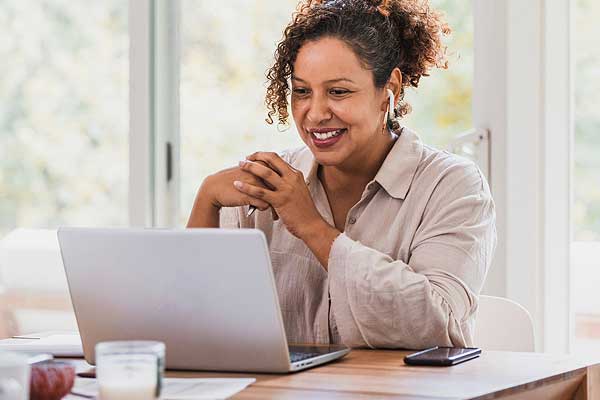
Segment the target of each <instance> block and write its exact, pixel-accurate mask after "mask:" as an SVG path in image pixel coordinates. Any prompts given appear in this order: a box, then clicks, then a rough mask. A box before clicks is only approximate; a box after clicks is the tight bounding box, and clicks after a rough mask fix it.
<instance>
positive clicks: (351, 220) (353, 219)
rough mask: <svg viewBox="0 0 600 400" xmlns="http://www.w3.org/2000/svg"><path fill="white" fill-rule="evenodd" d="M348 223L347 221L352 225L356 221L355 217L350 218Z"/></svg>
mask: <svg viewBox="0 0 600 400" xmlns="http://www.w3.org/2000/svg"><path fill="white" fill-rule="evenodd" d="M348 223H349V224H350V225H354V224H355V223H356V218H354V217H352V218H350V219H349V220H348Z"/></svg>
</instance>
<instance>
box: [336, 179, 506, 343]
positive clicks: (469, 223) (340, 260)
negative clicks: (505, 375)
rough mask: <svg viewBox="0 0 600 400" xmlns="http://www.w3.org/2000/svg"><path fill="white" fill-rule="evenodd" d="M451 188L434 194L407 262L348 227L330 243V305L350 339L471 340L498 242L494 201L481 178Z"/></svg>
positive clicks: (342, 333) (344, 335) (343, 333)
mask: <svg viewBox="0 0 600 400" xmlns="http://www.w3.org/2000/svg"><path fill="white" fill-rule="evenodd" d="M449 182H450V183H452V181H451V180H450V181H449ZM448 188H449V191H446V192H445V191H444V190H440V192H439V193H438V194H437V195H436V196H434V197H436V198H437V197H439V199H435V198H434V201H436V200H439V201H440V203H439V204H433V203H432V204H431V206H432V207H435V208H436V209H435V210H434V211H431V209H430V212H426V213H425V216H424V219H423V225H422V229H421V230H420V231H419V232H417V233H416V235H415V242H414V247H413V249H412V252H411V254H410V256H409V257H408V259H407V262H403V261H402V260H395V259H393V258H392V257H390V256H389V255H387V254H385V253H383V252H380V251H378V250H375V249H373V248H370V247H368V246H365V245H363V244H361V243H360V242H358V241H354V240H352V239H351V238H349V237H348V236H347V235H346V234H341V235H340V236H339V237H338V238H337V239H336V240H335V242H334V243H333V246H332V249H331V253H330V257H329V264H328V270H329V290H330V296H331V307H332V310H333V313H334V316H335V320H336V323H337V326H338V329H339V333H340V337H341V339H342V341H343V342H344V343H345V344H346V345H348V346H351V347H372V348H375V347H383V348H408V349H420V348H425V347H429V346H435V345H438V346H469V345H472V338H471V336H472V335H471V332H470V330H471V322H472V320H473V317H474V311H475V310H476V304H477V296H478V293H479V290H480V289H481V286H482V284H483V281H484V278H485V274H486V272H487V268H488V267H489V263H490V261H491V255H492V252H493V249H494V245H495V225H494V210H493V203H492V201H491V197H490V196H489V193H488V192H487V189H486V187H484V186H482V184H481V181H479V183H478V185H472V186H465V185H462V187H459V188H458V189H457V188H456V187H451V186H448ZM450 188H451V190H452V193H451V192H450ZM452 194H453V195H452Z"/></svg>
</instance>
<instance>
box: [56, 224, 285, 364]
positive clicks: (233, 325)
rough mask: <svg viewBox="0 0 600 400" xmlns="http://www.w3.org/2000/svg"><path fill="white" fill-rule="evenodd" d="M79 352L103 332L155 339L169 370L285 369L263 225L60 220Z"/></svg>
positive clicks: (89, 355)
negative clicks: (144, 225) (124, 225)
mask: <svg viewBox="0 0 600 400" xmlns="http://www.w3.org/2000/svg"><path fill="white" fill-rule="evenodd" d="M58 239H59V243H60V248H61V254H62V258H63V264H64V267H65V272H66V276H67V281H68V284H69V290H70V293H71V300H72V302H73V307H74V309H75V315H76V318H77V324H78V326H79V331H80V334H81V339H82V344H83V349H84V354H85V359H86V360H87V361H88V362H89V363H91V364H94V346H95V345H96V343H98V342H101V341H107V340H133V339H140V340H160V341H163V342H165V344H166V346H167V354H166V366H167V368H171V369H203V370H220V371H256V372H285V371H289V369H290V360H289V355H288V347H287V341H286V336H285V330H284V326H283V321H282V318H281V312H280V309H279V301H278V298H277V292H276V287H275V282H274V279H273V271H272V268H271V262H270V258H269V252H268V248H267V243H266V240H265V237H264V235H263V233H262V232H261V231H259V230H254V229H234V230H227V229H186V230H160V229H96V228H61V229H59V231H58Z"/></svg>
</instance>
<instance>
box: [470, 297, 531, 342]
mask: <svg viewBox="0 0 600 400" xmlns="http://www.w3.org/2000/svg"><path fill="white" fill-rule="evenodd" d="M475 345H476V346H477V347H480V348H481V349H483V350H504V351H535V339H534V332H533V320H532V319H531V315H529V312H528V311H527V310H526V309H525V308H524V307H523V306H522V305H520V304H519V303H517V302H515V301H512V300H509V299H505V298H503V297H494V296H479V311H478V313H477V319H476V321H475Z"/></svg>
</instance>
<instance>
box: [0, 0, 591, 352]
mask: <svg viewBox="0 0 600 400" xmlns="http://www.w3.org/2000/svg"><path fill="white" fill-rule="evenodd" d="M295 4H296V1H294V0H277V1H265V0H253V1H249V0H231V1H227V2H219V7H214V4H213V2H204V1H198V0H182V22H181V40H182V52H181V85H180V96H181V98H180V101H181V196H180V198H181V204H180V210H181V213H180V216H179V223H180V224H181V225H182V226H183V224H184V223H185V220H186V219H187V216H188V213H189V211H190V208H191V204H192V201H193V197H194V195H195V192H196V190H197V188H198V186H199V184H200V183H201V182H202V180H203V178H204V177H205V176H206V175H207V174H209V173H211V172H214V171H217V170H219V169H221V168H224V167H226V166H229V165H232V164H234V163H236V162H237V160H239V159H240V158H242V157H243V156H245V155H246V154H248V153H250V152H253V151H256V150H282V149H284V148H289V147H295V146H299V145H301V142H300V140H299V139H298V137H297V134H296V131H295V128H294V127H293V126H291V127H290V128H289V129H288V130H287V131H284V132H280V131H279V130H278V129H277V127H276V126H269V125H267V124H266V123H265V121H264V119H265V116H266V110H265V106H264V91H265V81H266V79H265V71H266V69H267V68H268V67H269V65H270V64H271V62H272V55H273V50H274V48H275V44H276V43H277V41H278V40H279V39H280V38H281V34H282V29H283V27H284V26H285V25H286V24H287V22H288V20H289V18H290V14H291V11H292V10H293V9H294V8H295ZM432 4H433V5H434V6H435V7H437V8H439V9H440V10H443V11H444V12H445V13H446V14H447V18H448V20H449V22H450V25H451V26H452V28H453V34H452V35H451V36H450V37H449V38H448V39H447V41H446V44H447V45H448V47H449V53H448V54H449V58H450V64H449V65H450V68H449V69H448V70H435V71H433V72H432V75H431V76H430V77H426V78H424V79H423V80H422V83H421V85H420V87H419V89H417V90H411V91H409V93H408V94H407V99H408V100H409V102H410V103H411V104H412V105H413V112H412V114H410V115H409V116H408V117H407V118H406V119H405V121H404V124H405V125H406V126H409V127H411V128H412V129H414V130H416V131H417V132H418V133H419V134H420V135H421V137H422V138H423V139H424V141H425V142H427V143H429V144H432V145H434V146H437V147H440V148H446V147H447V146H448V145H449V144H450V142H451V140H452V138H453V137H455V136H456V135H458V134H460V133H462V132H464V131H465V130H467V129H469V128H471V126H472V117H471V97H472V96H471V92H472V81H473V79H472V78H473V18H472V11H471V3H470V2H468V1H464V2H462V1H451V0H435V1H432ZM0 10H2V11H1V12H0V26H1V27H2V28H1V32H2V34H1V35H0V60H2V62H0V238H1V237H3V236H4V235H6V234H8V233H9V232H10V231H12V230H13V229H15V228H56V227H58V226H60V225H85V226H126V225H127V224H128V207H127V204H128V198H127V191H128V178H129V165H128V161H129V160H128V157H129V154H128V151H129V149H128V123H129V111H128V92H129V76H128V73H129V72H128V71H129V59H128V57H129V53H128V52H129V37H128V35H129V34H128V7H127V2H126V1H118V0H105V1H102V2H81V1H75V2H73V1H66V0H43V1H42V0H40V1H35V2H31V1H17V0H0ZM575 11H576V13H575V17H574V18H575V23H574V27H575V31H574V32H573V34H574V36H573V42H574V44H575V52H574V58H575V59H574V64H575V74H574V75H575V77H576V79H575V86H576V92H575V131H574V132H575V133H574V134H575V136H574V160H573V193H572V194H573V199H574V202H573V206H572V213H571V214H572V223H573V240H574V243H573V249H575V250H574V251H572V253H573V255H574V257H573V261H572V266H571V267H572V273H573V279H572V280H573V283H574V284H575V283H578V284H580V285H581V286H577V287H578V288H582V287H583V288H587V289H585V290H578V291H577V296H578V297H577V299H579V300H577V299H576V301H575V304H576V307H578V306H577V304H580V306H579V307H580V308H575V309H574V313H575V314H574V315H575V320H576V322H577V324H576V332H575V334H576V337H575V340H574V348H575V349H584V348H585V347H586V346H597V347H598V348H599V349H600V345H599V344H598V343H600V310H598V309H597V310H593V309H586V308H585V304H594V302H593V301H592V302H590V301H588V300H590V299H592V297H593V298H594V299H595V298H597V296H598V295H597V293H596V291H595V288H593V287H591V285H590V283H589V273H590V271H591V272H592V273H595V274H596V276H598V272H597V271H598V270H599V269H600V265H599V264H598V261H597V260H598V259H600V111H599V109H598V106H597V105H598V104H600V39H598V38H600V24H598V23H597V21H598V20H600V2H597V1H594V0H577V1H576V2H575ZM265 21H269V23H265ZM240 32H245V33H244V34H243V35H241V34H240ZM43 240H44V239H43V237H40V241H42V242H43ZM5 261H6V260H5ZM7 265H8V264H7V263H6V262H5V263H4V265H0V268H1V269H0V293H2V287H4V288H5V290H8V293H13V295H12V297H11V296H8V297H7V298H8V299H9V300H10V301H11V302H13V303H15V304H16V303H18V304H17V305H18V306H19V307H20V308H19V307H17V308H18V310H17V311H15V310H14V309H13V308H11V309H9V308H8V305H7V304H0V318H2V319H3V320H4V323H3V322H2V319H0V337H1V336H3V335H4V336H6V335H10V334H14V333H17V332H26V331H29V330H32V329H35V330H43V329H59V328H60V329H62V328H64V329H72V328H74V319H73V316H72V310H70V303H69V301H68V297H67V293H66V288H65V286H64V278H61V277H56V276H54V275H47V274H49V272H42V271H40V273H39V274H38V273H37V272H36V273H33V274H29V275H27V274H25V273H24V272H23V271H13V270H11V269H10V268H9V267H7ZM53 273H55V274H60V273H61V272H60V271H54V272H53ZM20 274H21V275H20ZM31 276H37V278H38V279H37V280H36V279H31V278H30V277H31ZM22 277H27V278H26V279H23V278H22ZM61 279H63V280H61ZM10 290H13V291H12V292H11V291H10ZM32 296H33V297H35V296H37V300H36V298H33V297H32ZM596 303H598V301H596ZM13 306H14V304H13Z"/></svg>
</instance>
